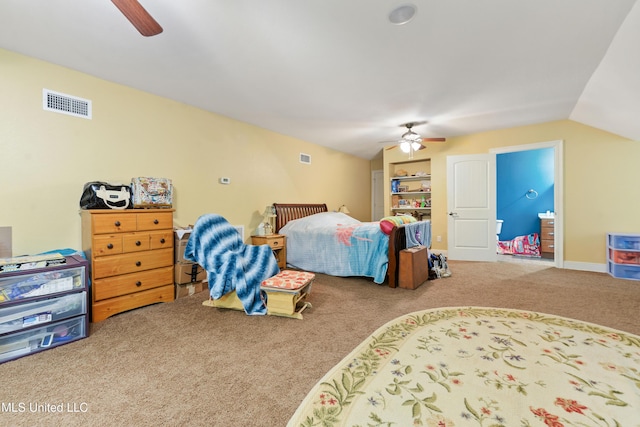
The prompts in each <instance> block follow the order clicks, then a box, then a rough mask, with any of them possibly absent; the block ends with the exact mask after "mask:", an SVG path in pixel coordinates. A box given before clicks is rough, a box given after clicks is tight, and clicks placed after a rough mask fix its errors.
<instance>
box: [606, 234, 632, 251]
mask: <svg viewBox="0 0 640 427" xmlns="http://www.w3.org/2000/svg"><path fill="white" fill-rule="evenodd" d="M609 247H611V248H613V249H626V250H636V251H640V235H634V234H627V235H625V234H610V235H609Z"/></svg>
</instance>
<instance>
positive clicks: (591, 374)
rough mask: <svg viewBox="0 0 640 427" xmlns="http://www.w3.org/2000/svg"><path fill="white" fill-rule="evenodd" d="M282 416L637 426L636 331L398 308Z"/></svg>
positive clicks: (493, 313) (490, 313) (639, 368)
mask: <svg viewBox="0 0 640 427" xmlns="http://www.w3.org/2000/svg"><path fill="white" fill-rule="evenodd" d="M288 426H325V427H330V426H399V427H408V426H428V427H436V426H437V427H452V426H458V427H460V426H485V427H495V426H519V427H533V426H553V427H560V426H580V427H585V426H594V427H595V426H602V427H604V426H607V427H612V426H640V337H639V336H636V335H633V334H628V333H625V332H621V331H616V330H613V329H609V328H605V327H601V326H598V325H595V324H590V323H585V322H581V321H577V320H571V319H567V318H562V317H558V316H553V315H548V314H542V313H535V312H527V311H517V310H508V309H495V308H479V307H467V308H444V309H436V310H425V311H420V312H415V313H411V314H407V315H405V316H402V317H400V318H398V319H395V320H393V321H391V322H389V323H387V324H386V325H384V326H382V327H381V328H380V329H378V330H377V331H376V332H375V333H373V334H372V335H371V336H370V337H369V338H367V340H365V341H364V342H363V343H362V344H360V345H359V346H358V347H357V348H356V349H355V350H354V351H353V352H352V353H351V354H349V355H348V356H347V357H346V358H345V359H344V360H343V361H342V362H340V363H339V364H338V365H337V366H335V367H334V368H333V369H332V370H331V371H330V372H328V373H327V374H326V375H325V377H324V378H323V379H322V380H321V381H320V382H319V383H318V384H316V385H315V386H314V388H313V389H312V390H311V391H310V392H309V394H308V395H307V397H306V398H305V399H304V401H303V402H302V404H301V405H300V407H299V408H298V409H297V411H296V413H295V414H294V415H293V417H292V418H291V420H290V421H289V423H288Z"/></svg>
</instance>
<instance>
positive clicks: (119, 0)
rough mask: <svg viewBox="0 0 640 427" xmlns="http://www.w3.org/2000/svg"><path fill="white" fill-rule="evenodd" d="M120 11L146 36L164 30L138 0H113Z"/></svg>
mask: <svg viewBox="0 0 640 427" xmlns="http://www.w3.org/2000/svg"><path fill="white" fill-rule="evenodd" d="M111 2H112V3H113V4H115V5H116V7H117V8H118V9H120V12H122V14H123V15H124V16H125V17H126V18H127V19H128V20H129V22H131V23H132V24H133V26H134V27H136V29H137V30H138V31H139V32H140V34H142V35H143V36H145V37H150V36H155V35H158V34H160V33H161V32H162V27H161V26H160V24H158V23H157V22H156V20H155V19H153V17H152V16H151V15H149V12H147V11H146V9H145V8H144V7H142V5H141V4H140V3H138V0H111Z"/></svg>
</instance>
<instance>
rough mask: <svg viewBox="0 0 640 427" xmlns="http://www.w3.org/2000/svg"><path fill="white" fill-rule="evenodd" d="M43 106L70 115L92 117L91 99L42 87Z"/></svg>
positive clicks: (48, 109)
mask: <svg viewBox="0 0 640 427" xmlns="http://www.w3.org/2000/svg"><path fill="white" fill-rule="evenodd" d="M42 108H44V109H45V110H47V111H54V112H56V113H62V114H69V115H70V116H76V117H82V118H85V119H90V118H91V101H89V100H88V99H82V98H78V97H77V96H71V95H66V94H64V93H59V92H54V91H52V90H49V89H42Z"/></svg>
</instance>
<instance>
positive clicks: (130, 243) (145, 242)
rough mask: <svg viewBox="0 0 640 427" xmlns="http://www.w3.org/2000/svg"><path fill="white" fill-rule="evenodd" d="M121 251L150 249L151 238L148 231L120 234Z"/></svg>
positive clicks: (126, 252)
mask: <svg viewBox="0 0 640 427" xmlns="http://www.w3.org/2000/svg"><path fill="white" fill-rule="evenodd" d="M122 247H123V252H124V253H125V254H128V253H130V252H142V251H148V250H149V249H151V238H150V237H149V233H133V234H124V235H123V236H122Z"/></svg>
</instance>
